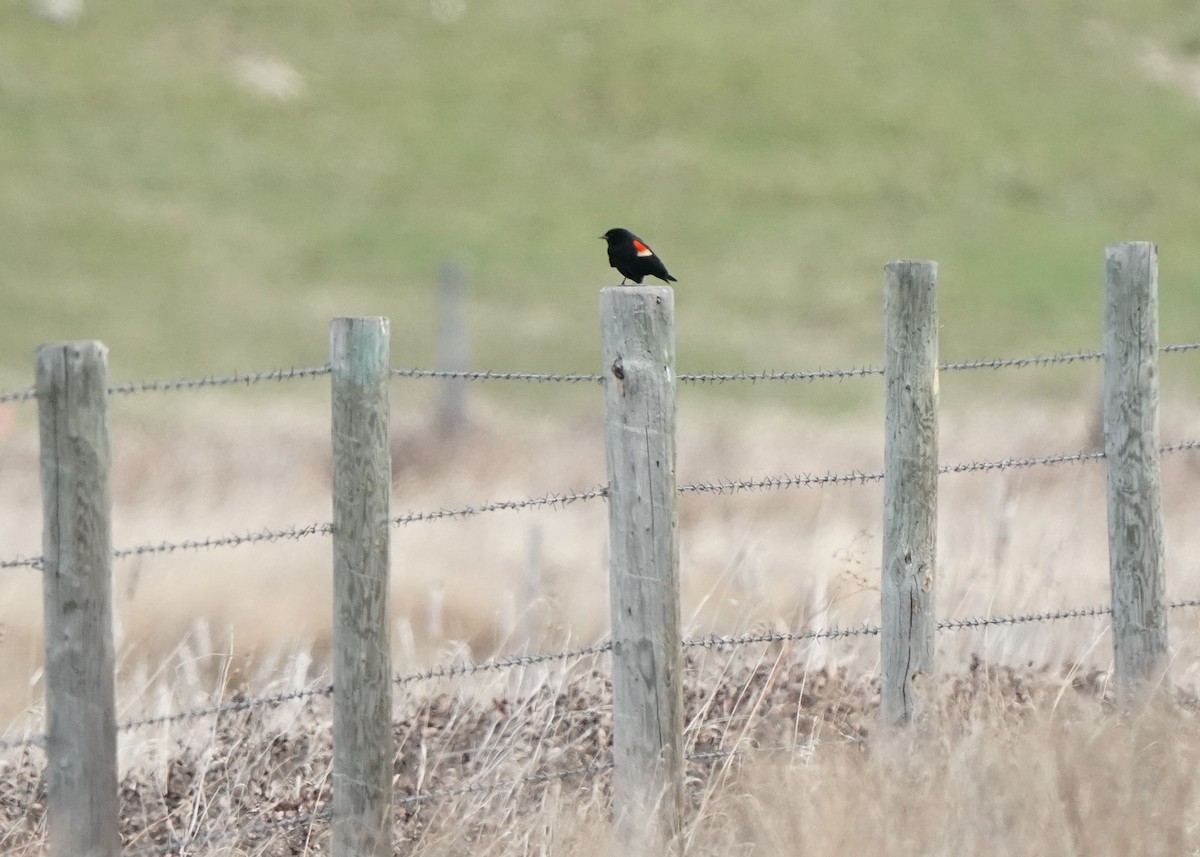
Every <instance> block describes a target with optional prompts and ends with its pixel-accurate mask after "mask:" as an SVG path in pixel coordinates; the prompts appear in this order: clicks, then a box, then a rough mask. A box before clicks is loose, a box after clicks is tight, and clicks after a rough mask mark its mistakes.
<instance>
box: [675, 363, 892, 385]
mask: <svg viewBox="0 0 1200 857" xmlns="http://www.w3.org/2000/svg"><path fill="white" fill-rule="evenodd" d="M882 374H883V367H881V366H858V367H852V368H849V369H812V370H808V371H797V372H771V371H763V372H697V373H691V374H689V373H684V374H682V375H679V376H678V380H679V382H680V383H681V384H724V383H726V382H729V381H748V382H749V383H751V384H757V383H759V382H760V381H826V380H836V381H842V380H845V379H846V378H866V377H869V376H871V375H882Z"/></svg>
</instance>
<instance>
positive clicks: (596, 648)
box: [392, 642, 612, 685]
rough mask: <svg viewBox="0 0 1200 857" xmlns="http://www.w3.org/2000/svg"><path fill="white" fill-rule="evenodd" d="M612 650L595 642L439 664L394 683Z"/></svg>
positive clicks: (500, 668) (532, 663)
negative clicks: (535, 653)
mask: <svg viewBox="0 0 1200 857" xmlns="http://www.w3.org/2000/svg"><path fill="white" fill-rule="evenodd" d="M611 651H612V643H611V642H606V643H597V644H595V645H592V646H581V647H579V648H578V649H567V650H566V651H562V652H548V653H546V654H542V655H511V656H510V657H506V658H496V659H495V660H490V661H482V662H480V663H477V664H457V665H453V666H440V667H433V668H432V669H427V670H424V671H422V672H419V673H410V674H409V675H398V676H393V678H392V682H393V683H394V684H399V685H404V684H412V683H413V682H417V681H430V680H432V679H438V678H455V677H458V676H467V675H474V674H475V673H481V672H502V671H503V670H507V669H513V668H514V667H528V666H533V665H534V664H542V663H549V662H551V661H568V660H574V659H575V658H584V657H587V656H588V655H602V654H604V653H605V652H611Z"/></svg>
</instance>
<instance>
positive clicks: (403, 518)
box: [392, 485, 608, 526]
mask: <svg viewBox="0 0 1200 857" xmlns="http://www.w3.org/2000/svg"><path fill="white" fill-rule="evenodd" d="M607 496H608V487H607V486H604V485H599V486H597V487H595V488H589V489H588V490H586V491H567V492H562V493H551V494H544V495H542V496H541V497H528V498H526V499H524V500H496V501H493V502H488V503H483V504H481V505H479V506H460V507H458V508H456V509H437V510H434V511H432V512H407V513H405V514H403V515H399V516H397V517H395V518H392V523H393V524H394V525H396V526H404V525H406V524H415V523H418V522H421V521H439V520H442V519H443V518H470V517H474V516H476V515H482V514H485V513H487V512H517V511H520V510H521V509H537V508H543V507H549V508H552V509H561V508H564V507H566V506H569V505H571V504H572V503H582V502H584V501H587V500H595V499H596V498H599V497H607Z"/></svg>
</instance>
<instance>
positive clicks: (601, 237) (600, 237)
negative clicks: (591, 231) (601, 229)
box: [596, 235, 604, 241]
mask: <svg viewBox="0 0 1200 857" xmlns="http://www.w3.org/2000/svg"><path fill="white" fill-rule="evenodd" d="M596 237H597V238H599V239H600V240H601V241H603V240H604V236H603V235H597V236H596Z"/></svg>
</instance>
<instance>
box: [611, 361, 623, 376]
mask: <svg viewBox="0 0 1200 857" xmlns="http://www.w3.org/2000/svg"><path fill="white" fill-rule="evenodd" d="M612 373H613V377H615V378H616V379H617V380H618V381H624V380H625V366H624V364H623V363H622V362H621V358H620V357H618V358H617V359H616V360H614V361H613V365H612Z"/></svg>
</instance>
